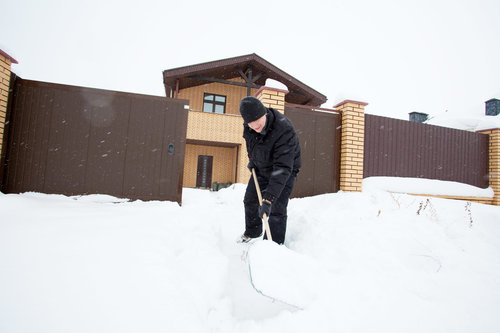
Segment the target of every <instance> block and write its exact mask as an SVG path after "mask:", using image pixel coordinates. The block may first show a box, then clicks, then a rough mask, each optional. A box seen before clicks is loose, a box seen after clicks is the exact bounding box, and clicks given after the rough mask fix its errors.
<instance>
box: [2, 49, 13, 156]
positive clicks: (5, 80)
mask: <svg viewBox="0 0 500 333" xmlns="http://www.w3.org/2000/svg"><path fill="white" fill-rule="evenodd" d="M10 68H11V60H10V59H9V58H6V57H5V56H3V55H2V54H0V156H1V154H2V146H3V139H4V132H5V118H6V116H7V97H8V96H9V84H10Z"/></svg>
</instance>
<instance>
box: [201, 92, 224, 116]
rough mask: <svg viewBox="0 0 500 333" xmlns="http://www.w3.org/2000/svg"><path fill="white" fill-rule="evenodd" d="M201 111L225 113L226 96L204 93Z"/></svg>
mask: <svg viewBox="0 0 500 333" xmlns="http://www.w3.org/2000/svg"><path fill="white" fill-rule="evenodd" d="M203 112H213V113H220V114H223V113H226V96H222V95H215V94H207V93H205V94H204V96H203Z"/></svg>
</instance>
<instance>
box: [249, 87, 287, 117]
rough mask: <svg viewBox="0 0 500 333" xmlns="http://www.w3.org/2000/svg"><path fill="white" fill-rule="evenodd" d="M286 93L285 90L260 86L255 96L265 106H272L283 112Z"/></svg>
mask: <svg viewBox="0 0 500 333" xmlns="http://www.w3.org/2000/svg"><path fill="white" fill-rule="evenodd" d="M287 93H288V91H286V90H281V89H275V88H269V87H262V88H260V89H259V90H258V91H257V92H256V94H255V97H257V98H258V99H259V101H261V102H262V104H264V106H265V107H268V108H274V109H276V110H278V111H279V112H281V113H283V114H284V113H285V95H286V94H287Z"/></svg>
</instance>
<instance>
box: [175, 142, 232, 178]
mask: <svg viewBox="0 0 500 333" xmlns="http://www.w3.org/2000/svg"><path fill="white" fill-rule="evenodd" d="M237 154H238V149H237V148H236V147H232V148H226V147H214V146H204V145H193V144H187V145H186V156H185V160H184V180H183V182H184V186H185V187H195V186H196V173H197V169H198V156H199V155H208V156H213V165H212V184H213V183H215V182H217V183H228V182H231V183H234V178H235V173H236V163H237Z"/></svg>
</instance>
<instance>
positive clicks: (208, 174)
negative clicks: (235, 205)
mask: <svg viewBox="0 0 500 333" xmlns="http://www.w3.org/2000/svg"><path fill="white" fill-rule="evenodd" d="M213 161H214V157H213V156H207V155H199V156H198V168H197V170H198V171H197V173H196V187H201V188H210V187H211V186H212V166H213Z"/></svg>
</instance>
